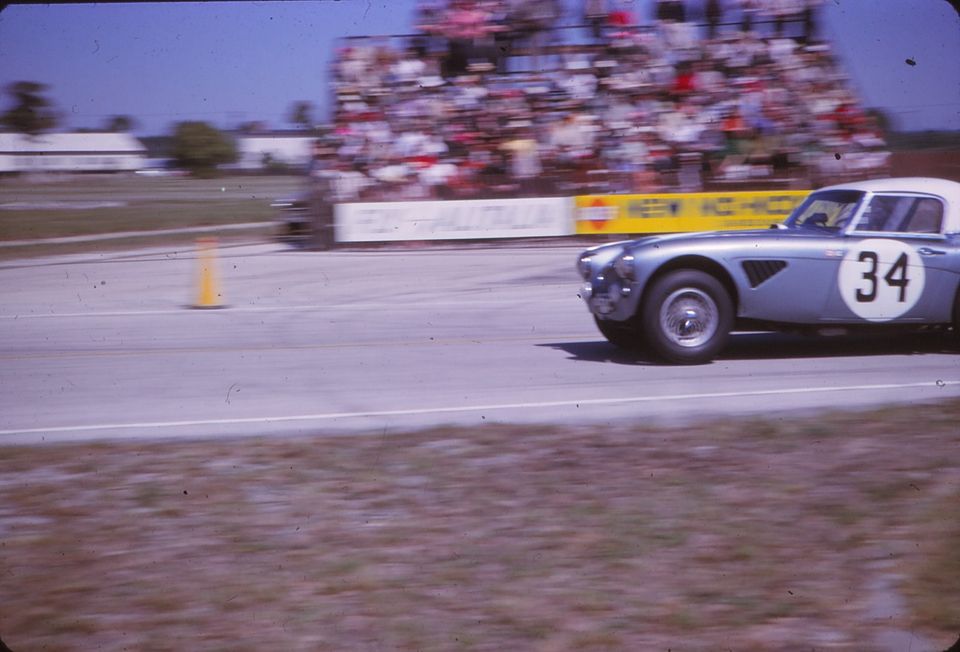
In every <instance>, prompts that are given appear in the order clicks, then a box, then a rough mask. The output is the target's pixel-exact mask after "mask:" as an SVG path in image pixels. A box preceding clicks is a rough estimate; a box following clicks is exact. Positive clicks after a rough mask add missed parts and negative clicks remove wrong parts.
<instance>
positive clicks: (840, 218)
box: [787, 190, 864, 231]
mask: <svg viewBox="0 0 960 652" xmlns="http://www.w3.org/2000/svg"><path fill="white" fill-rule="evenodd" d="M863 194H864V193H863V192H861V191H859V190H827V191H824V192H815V193H813V194H812V195H810V196H809V197H807V199H806V200H805V201H804V202H803V203H802V204H800V206H798V207H797V208H796V209H795V210H794V211H793V214H791V215H790V217H789V218H787V226H789V227H800V228H817V229H826V230H828V231H839V230H840V229H842V228H843V227H844V226H846V225H847V223H848V222H850V218H851V217H853V215H854V213H856V211H857V206H858V205H859V204H860V200H861V199H863Z"/></svg>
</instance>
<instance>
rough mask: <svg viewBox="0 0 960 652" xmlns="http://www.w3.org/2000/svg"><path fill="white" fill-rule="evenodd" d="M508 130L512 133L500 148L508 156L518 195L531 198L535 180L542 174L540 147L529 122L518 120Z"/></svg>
mask: <svg viewBox="0 0 960 652" xmlns="http://www.w3.org/2000/svg"><path fill="white" fill-rule="evenodd" d="M510 129H511V131H512V132H513V133H512V134H510V135H509V136H508V138H509V140H507V141H506V142H504V143H503V145H501V146H500V147H501V149H503V150H505V151H506V152H508V153H509V155H510V173H511V175H512V177H513V179H514V181H515V182H516V184H517V186H518V192H519V195H520V196H521V197H531V196H534V195H536V194H537V190H538V183H537V180H538V179H539V178H540V175H541V174H543V166H542V165H541V164H540V154H539V148H540V145H539V144H538V143H537V140H536V138H535V137H534V135H533V129H532V124H531V123H530V121H528V120H518V121H516V122H515V123H514V124H513V125H512V126H511V127H510Z"/></svg>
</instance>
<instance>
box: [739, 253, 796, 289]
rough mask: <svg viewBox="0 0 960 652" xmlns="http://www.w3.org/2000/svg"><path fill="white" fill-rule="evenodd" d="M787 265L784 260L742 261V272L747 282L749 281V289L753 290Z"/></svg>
mask: <svg viewBox="0 0 960 652" xmlns="http://www.w3.org/2000/svg"><path fill="white" fill-rule="evenodd" d="M786 266H787V263H786V261H784V260H745V261H743V271H744V272H746V273H747V280H749V281H750V287H752V288H755V287H757V286H759V285H760V284H761V283H763V282H765V281H769V280H770V279H771V278H773V277H774V276H776V275H777V274H778V273H779V272H781V271H782V270H783V269H784V268H786Z"/></svg>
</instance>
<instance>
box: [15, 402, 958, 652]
mask: <svg viewBox="0 0 960 652" xmlns="http://www.w3.org/2000/svg"><path fill="white" fill-rule="evenodd" d="M958 422H960V401H953V402H944V403H939V404H934V405H916V406H911V407H906V408H899V409H890V410H886V411H881V412H877V411H872V412H867V413H864V412H857V413H836V414H830V415H810V416H807V417H802V418H790V419H781V418H773V417H771V418H769V419H752V420H749V421H736V420H722V421H712V422H711V421H705V422H700V423H699V424H698V425H695V426H690V427H685V428H672V429H661V428H654V427H646V426H644V425H639V426H637V427H635V428H614V429H598V428H589V429H580V428H576V429H575V428H562V427H561V428H553V427H542V428H520V427H506V426H489V427H484V428H475V429H469V430H453V429H436V430H431V431H428V432H419V433H386V432H384V433H372V434H370V435H366V436H350V437H322V436H317V437H313V438H298V439H265V438H264V439H257V438H254V439H239V440H218V441H197V442H154V443H100V444H82V445H81V444H76V445H72V444H71V445H59V444H58V445H52V444H51V445H43V446H33V447H2V448H0V638H2V640H3V641H4V642H5V643H6V644H7V645H8V646H9V647H10V649H12V650H13V651H14V652H23V651H31V650H51V651H54V650H118V651H119V650H143V651H151V650H224V651H226V650H231V651H244V650H251V651H252V650H351V651H353V650H357V651H360V650H411V651H413V650H425V651H432V650H436V651H440V650H491V651H492V650H498V651H502V650H534V651H542V652H554V651H557V652H559V651H565V650H663V651H667V650H738V651H744V650H797V651H801V650H803V651H809V650H850V651H853V650H857V651H861V650H879V651H887V650H890V651H892V650H907V649H909V650H912V651H913V652H924V651H927V650H929V651H934V650H944V649H947V648H949V647H950V646H951V645H952V644H953V643H954V642H955V641H956V640H957V639H958V636H960V428H958V426H957V424H958Z"/></svg>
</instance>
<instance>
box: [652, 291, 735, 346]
mask: <svg viewBox="0 0 960 652" xmlns="http://www.w3.org/2000/svg"><path fill="white" fill-rule="evenodd" d="M719 327H720V314H719V309H718V308H717V304H716V302H715V301H714V300H713V299H712V298H711V297H710V295H709V294H707V293H706V292H704V291H702V290H700V289H698V288H680V289H679V290H675V291H674V292H672V293H671V294H670V295H669V296H668V297H667V298H666V300H665V301H664V302H663V305H662V306H661V307H660V328H661V330H662V331H663V335H664V336H665V337H666V338H667V339H668V340H669V341H671V342H672V343H674V344H675V345H677V346H682V347H685V348H693V347H698V346H703V345H704V344H706V343H707V342H709V341H710V339H711V338H713V337H714V336H715V335H716V334H717V330H718V329H719Z"/></svg>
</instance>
